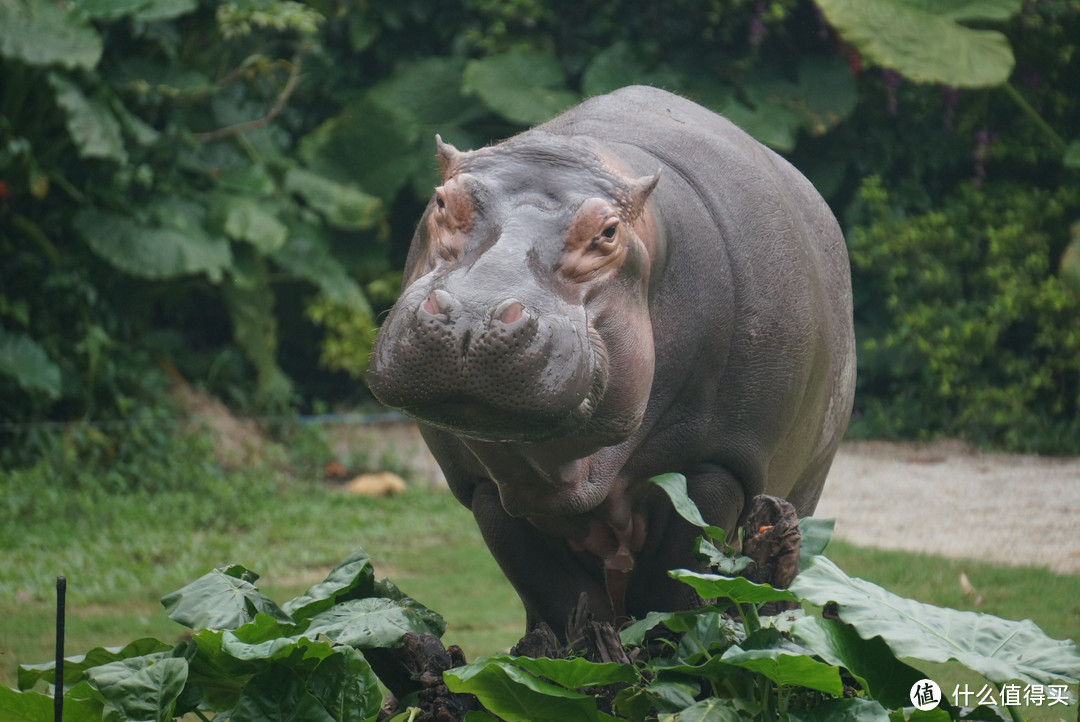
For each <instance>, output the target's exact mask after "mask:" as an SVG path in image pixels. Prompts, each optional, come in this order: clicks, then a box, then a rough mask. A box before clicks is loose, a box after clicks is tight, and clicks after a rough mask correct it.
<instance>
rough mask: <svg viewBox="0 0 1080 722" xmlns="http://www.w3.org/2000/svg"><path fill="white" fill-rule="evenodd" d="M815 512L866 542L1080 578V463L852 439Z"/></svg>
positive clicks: (954, 445) (956, 446)
mask: <svg viewBox="0 0 1080 722" xmlns="http://www.w3.org/2000/svg"><path fill="white" fill-rule="evenodd" d="M814 515H815V516H818V517H823V518H829V517H833V518H835V519H836V531H835V536H836V538H838V539H844V540H846V541H849V542H851V543H853V544H859V545H862V546H872V547H878V548H884V549H901V550H905V551H915V552H926V553H929V554H938V555H941V556H947V557H953V558H971V559H977V560H980V561H986V562H992V563H995V564H1008V565H1013V566H1037V567H1045V568H1047V569H1050V570H1051V571H1054V572H1058V573H1061V574H1080V458H1053V457H1042V456H1031V455H1016V454H999V453H987V452H981V451H978V450H977V449H974V448H972V447H970V446H966V445H964V444H961V443H958V442H940V443H934V444H929V445H917V444H897V443H887V442H879V441H866V442H848V443H845V444H844V445H842V446H841V447H840V451H839V453H838V454H837V456H836V460H835V461H834V462H833V467H832V471H831V472H830V474H829V479H828V481H827V482H826V484H825V490H824V492H823V493H822V496H821V502H820V503H819V504H818V507H817V511H816V512H815V513H814Z"/></svg>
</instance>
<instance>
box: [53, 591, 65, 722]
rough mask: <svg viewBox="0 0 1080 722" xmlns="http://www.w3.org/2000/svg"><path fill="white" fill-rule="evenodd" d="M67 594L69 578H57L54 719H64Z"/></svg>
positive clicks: (58, 721) (60, 720) (59, 721)
mask: <svg viewBox="0 0 1080 722" xmlns="http://www.w3.org/2000/svg"><path fill="white" fill-rule="evenodd" d="M66 595H67V579H66V578H65V577H63V576H59V577H57V578H56V680H55V681H54V683H53V719H54V720H55V722H63V719H64V597H65V596H66Z"/></svg>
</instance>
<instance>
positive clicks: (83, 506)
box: [0, 474, 1080, 719]
mask: <svg viewBox="0 0 1080 722" xmlns="http://www.w3.org/2000/svg"><path fill="white" fill-rule="evenodd" d="M43 483H44V484H45V487H43V486H42V484H43ZM0 488H2V489H4V491H3V493H2V494H0V684H7V685H14V684H15V673H16V666H17V664H18V663H39V662H44V661H47V660H49V659H51V657H52V654H53V644H54V641H53V614H54V584H55V578H56V576H57V575H59V574H63V575H65V576H66V577H67V579H68V624H67V654H68V655H69V656H71V655H75V654H81V653H84V652H86V651H89V650H90V649H91V648H93V647H96V646H115V645H122V644H125V643H127V642H129V641H132V640H134V639H137V638H140V637H144V636H153V637H157V638H158V639H161V640H164V641H173V640H179V639H180V638H181V637H182V636H183V634H184V632H185V629H184V628H182V627H180V626H179V625H177V624H175V623H174V622H172V621H171V620H169V619H168V618H167V617H166V616H165V613H164V611H163V609H162V608H161V606H160V603H159V601H158V600H159V599H160V597H161V596H163V595H164V594H166V593H168V592H171V591H173V590H175V589H177V588H179V587H181V586H183V585H184V584H186V583H188V582H189V581H191V580H193V579H195V578H197V577H198V576H200V575H202V574H203V573H205V572H207V571H209V570H210V569H211V568H214V567H218V566H224V565H227V564H230V563H233V562H239V563H241V564H244V565H245V566H247V567H248V568H250V569H253V570H255V571H257V572H259V573H260V574H262V578H261V579H260V580H259V582H258V586H259V587H260V589H261V590H262V591H263V592H264V593H266V594H268V595H269V596H270V597H271V598H273V599H274V600H276V601H278V602H279V603H281V602H284V601H286V600H287V599H289V598H291V597H293V596H296V595H297V594H299V593H301V592H303V591H304V590H305V589H307V587H308V586H310V585H311V584H313V583H316V582H319V581H321V580H322V579H323V578H324V576H325V574H326V573H327V572H328V571H329V570H330V569H331V568H332V567H333V566H334V564H336V563H337V561H339V560H340V559H342V558H344V557H345V556H346V555H347V554H348V553H349V552H350V551H351V550H352V549H354V548H355V547H356V546H363V547H364V548H365V550H366V551H367V552H368V553H369V554H370V555H371V557H372V559H373V561H374V564H375V569H376V575H377V576H386V577H389V578H390V579H391V580H393V581H394V582H395V583H397V584H398V586H400V587H401V588H402V590H403V591H405V592H406V593H407V594H409V595H411V596H413V597H414V598H416V599H417V600H418V601H420V602H422V603H424V604H426V605H428V606H430V607H431V608H433V609H435V610H436V611H438V612H439V613H441V614H442V615H443V616H444V617H445V618H446V620H447V622H448V629H447V632H446V635H445V641H446V642H447V643H455V644H458V645H460V646H461V647H462V648H463V649H464V650H465V653H466V656H467V657H468V658H469V659H470V660H472V659H475V658H477V657H481V656H486V655H490V654H493V653H496V652H499V651H503V650H505V649H507V648H508V647H509V646H510V645H512V644H513V643H514V642H515V641H516V640H517V639H518V637H520V635H521V633H522V632H523V626H524V613H523V611H522V609H521V605H520V603H519V601H518V599H517V596H516V594H515V593H514V591H513V590H512V589H511V588H510V586H509V584H508V583H507V582H506V581H505V579H503V577H502V575H501V573H500V571H499V569H498V567H497V566H496V565H495V563H494V561H493V560H492V559H491V557H490V555H489V554H488V552H487V549H486V548H485V547H484V545H483V542H482V541H481V538H480V534H479V532H478V530H477V529H476V526H475V524H474V522H473V520H472V516H471V514H470V513H469V512H468V511H467V510H466V509H464V508H463V507H461V506H460V505H459V504H458V503H457V501H456V500H455V499H454V498H453V497H452V496H451V495H450V494H449V493H446V492H438V491H409V492H407V493H405V494H403V495H401V496H398V497H395V498H390V499H384V500H377V501H376V500H370V499H367V498H363V497H353V496H345V495H342V494H339V493H337V492H334V491H332V490H328V489H326V488H324V487H322V486H321V485H319V484H302V483H297V482H289V481H283V480H282V478H281V477H280V476H275V475H273V474H269V475H267V476H266V477H265V478H264V477H259V476H257V475H250V474H249V475H246V476H242V477H238V476H219V477H214V478H212V479H211V480H210V481H206V482H203V483H201V484H199V485H198V488H197V489H184V488H168V489H165V490H160V491H158V492H156V493H154V494H148V493H131V492H128V493H123V494H105V493H102V492H100V491H96V490H89V491H84V492H83V493H81V494H72V493H66V492H64V490H62V489H61V490H59V491H56V490H54V491H56V493H53V492H50V490H49V489H48V488H47V480H42V479H40V478H33V479H28V478H26V477H12V478H10V479H5V480H4V483H3V485H2V486H0ZM30 493H32V494H33V501H32V502H28V501H27V499H28V498H29V497H27V496H26V495H27V494H30ZM20 495H21V496H20ZM827 554H828V556H830V557H831V558H832V559H833V560H834V561H836V562H837V563H838V564H839V565H840V566H841V568H843V569H844V570H845V571H847V572H848V573H849V574H851V575H852V576H859V577H862V578H864V579H868V580H870V581H873V582H876V583H878V584H880V585H882V586H884V587H885V588H887V589H889V590H890V591H893V592H895V593H897V594H901V595H903V596H908V597H912V598H915V599H919V600H920V601H925V602H930V603H933V604H939V605H943V606H950V607H954V608H956V609H975V610H977V611H981V612H988V613H991V614H996V615H998V616H1002V617H1006V618H1011V619H1022V618H1031V619H1033V620H1034V621H1035V622H1036V623H1037V624H1039V626H1041V627H1042V628H1043V629H1044V630H1045V631H1046V632H1047V633H1048V634H1049V635H1050V636H1052V637H1055V638H1059V639H1072V640H1080V577H1076V576H1059V575H1054V574H1051V573H1049V572H1043V571H1040V570H1034V569H1010V568H1002V567H995V566H991V565H985V564H978V563H974V562H960V561H951V560H944V559H940V558H935V557H928V556H921V555H913V554H905V553H901V552H889V551H877V550H871V549H863V548H858V547H853V546H850V545H846V544H842V543H837V542H834V543H833V544H831V545H830V547H829V549H828V550H827ZM961 572H963V573H964V574H966V576H967V578H968V579H969V580H970V583H971V585H972V586H973V587H974V588H975V590H976V591H977V593H978V595H979V596H981V597H982V599H981V601H980V603H979V604H978V606H976V599H975V598H974V597H973V596H969V595H965V594H964V591H963V589H962V588H961V585H960V582H959V577H960V574H961ZM926 671H928V673H929V674H932V675H933V676H934V679H935V680H937V681H939V683H940V684H941V686H942V687H943V688H945V689H946V690H947V691H948V692H951V690H952V686H951V684H952V680H953V679H956V680H957V681H963V680H964V679H965V678H963V677H955V676H954V671H952V670H951V669H949V668H944V669H938V668H934V669H930V670H926ZM976 681H977V679H975V678H973V679H972V680H971V682H972V684H974V683H975V682H976ZM947 685H948V686H947ZM976 688H977V687H976ZM1074 693H1075V689H1074ZM1058 709H1061V708H1060V707H1058ZM1026 713H1027V714H1030V715H1032V717H1031V718H1032V719H1057V717H1056V716H1051V717H1043V716H1042V714H1041V711H1039V710H1034V709H1032V710H1027V711H1026ZM1069 714H1070V715H1072V716H1074V717H1075V714H1076V710H1075V708H1072V709H1071V710H1070V712H1069Z"/></svg>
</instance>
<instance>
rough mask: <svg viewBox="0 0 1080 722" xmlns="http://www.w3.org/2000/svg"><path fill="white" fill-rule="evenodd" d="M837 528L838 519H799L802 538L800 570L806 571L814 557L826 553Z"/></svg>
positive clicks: (809, 517)
mask: <svg viewBox="0 0 1080 722" xmlns="http://www.w3.org/2000/svg"><path fill="white" fill-rule="evenodd" d="M835 526H836V519H818V518H817V517H813V516H805V517H803V518H802V519H799V535H800V536H801V537H802V543H801V544H800V545H799V569H805V568H806V567H807V566H809V564H810V561H811V560H812V559H813V558H814V557H816V556H817V555H819V554H822V553H823V552H824V551H825V547H827V546H828V545H829V540H830V539H831V538H832V533H833V528H834V527H835Z"/></svg>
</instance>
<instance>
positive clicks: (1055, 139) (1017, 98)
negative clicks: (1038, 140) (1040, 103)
mask: <svg viewBox="0 0 1080 722" xmlns="http://www.w3.org/2000/svg"><path fill="white" fill-rule="evenodd" d="M1001 87H1002V88H1004V89H1005V92H1006V93H1007V94H1008V96H1009V97H1010V98H1012V99H1013V102H1014V103H1016V104H1017V105H1018V106H1020V110H1021V111H1023V113H1024V115H1026V116H1027V117H1028V119H1029V120H1031V122H1033V123H1034V124H1035V125H1036V126H1038V128H1039V130H1041V131H1042V132H1043V133H1045V134H1046V136H1047V137H1048V138H1049V139H1050V142H1051V143H1052V144H1053V145H1054V148H1056V149H1057V150H1058V151H1059V152H1061V153H1064V152H1065V151H1066V149H1068V147H1069V146H1068V143H1066V142H1065V139H1064V138H1062V137H1061V136H1060V135H1058V134H1057V131H1055V130H1054V129H1053V128H1051V127H1050V124H1049V123H1047V122H1046V121H1045V120H1043V117H1042V116H1041V115H1039V114H1038V112H1036V110H1035V109H1034V108H1032V107H1031V104H1030V103H1028V102H1027V101H1026V100H1024V96H1022V95H1020V91H1019V90H1017V89H1016V88H1014V87H1013V86H1012V83H1009V82H1008V81H1006V82H1005V83H1004V84H1003V85H1002V86H1001Z"/></svg>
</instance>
